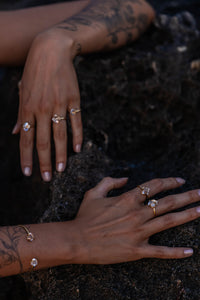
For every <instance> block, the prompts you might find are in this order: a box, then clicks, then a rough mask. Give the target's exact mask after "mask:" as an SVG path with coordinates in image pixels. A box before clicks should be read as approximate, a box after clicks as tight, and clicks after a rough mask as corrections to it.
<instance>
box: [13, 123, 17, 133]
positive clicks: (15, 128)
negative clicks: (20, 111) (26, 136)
mask: <svg viewBox="0 0 200 300" xmlns="http://www.w3.org/2000/svg"><path fill="white" fill-rule="evenodd" d="M17 128H18V125H17V124H16V125H15V127H14V128H13V130H12V134H16V132H17Z"/></svg>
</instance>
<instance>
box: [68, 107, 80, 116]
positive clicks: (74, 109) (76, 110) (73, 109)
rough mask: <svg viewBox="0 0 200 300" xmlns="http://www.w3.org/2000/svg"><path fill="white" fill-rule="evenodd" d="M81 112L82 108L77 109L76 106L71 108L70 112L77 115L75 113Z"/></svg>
mask: <svg viewBox="0 0 200 300" xmlns="http://www.w3.org/2000/svg"><path fill="white" fill-rule="evenodd" d="M79 112H81V109H76V108H72V109H70V114H71V115H72V116H75V114H77V113H79Z"/></svg>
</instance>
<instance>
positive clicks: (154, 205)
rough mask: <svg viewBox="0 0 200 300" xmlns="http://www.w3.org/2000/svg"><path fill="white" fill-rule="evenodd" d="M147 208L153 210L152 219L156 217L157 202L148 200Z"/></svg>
mask: <svg viewBox="0 0 200 300" xmlns="http://www.w3.org/2000/svg"><path fill="white" fill-rule="evenodd" d="M148 206H149V207H151V208H152V209H153V214H154V217H156V206H158V200H155V199H152V200H149V202H148Z"/></svg>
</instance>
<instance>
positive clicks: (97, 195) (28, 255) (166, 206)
mask: <svg viewBox="0 0 200 300" xmlns="http://www.w3.org/2000/svg"><path fill="white" fill-rule="evenodd" d="M126 182H127V178H120V179H113V178H104V179H103V180H102V181H101V182H100V183H99V184H98V185H97V186H96V187H95V188H93V189H91V190H89V191H88V192H87V193H86V194H85V197H84V199H83V202H82V204H81V207H80V209H79V212H78V214H77V216H76V218H75V219H74V220H73V221H68V222H60V223H44V224H37V225H27V226H26V227H27V229H28V231H29V232H31V233H32V234H33V235H34V237H35V239H34V240H33V241H32V242H29V241H27V239H26V237H27V232H26V231H25V230H24V228H21V227H19V226H11V227H0V276H9V275H14V274H18V273H22V272H26V271H31V270H32V268H33V267H32V266H31V264H30V263H31V261H32V260H33V259H37V261H36V260H33V262H37V264H36V266H35V269H36V270H38V269H42V268H47V267H52V266H58V265H63V264H113V263H121V262H127V261H134V260H138V259H141V258H145V257H157V258H168V259H169V258H184V257H188V256H191V255H192V254H193V250H192V249H191V248H188V247H180V248H179V247H172V248H171V247H164V246H162V247H161V246H154V245H150V244H149V243H148V240H149V237H150V236H151V235H153V234H156V233H158V232H160V231H163V230H166V229H168V228H171V227H174V226H178V225H181V224H183V223H186V222H189V221H192V220H194V219H196V218H198V217H199V216H200V207H193V208H190V209H187V210H184V211H179V212H171V210H172V209H173V210H176V209H178V208H181V207H183V206H187V205H188V204H190V203H195V202H197V201H199V200H200V190H194V191H189V192H186V193H183V194H177V195H171V196H167V197H164V198H161V199H159V200H158V205H157V206H156V208H155V210H154V209H152V208H151V207H149V206H148V205H144V201H145V200H146V196H145V194H143V193H142V192H141V188H138V187H136V188H135V189H133V190H131V191H129V192H127V193H124V194H122V195H120V196H118V197H108V198H107V197H106V196H107V193H108V192H109V191H110V190H112V189H116V188H120V187H122V186H123V185H125V184H126ZM183 183H184V180H182V179H181V178H166V179H154V180H151V181H148V182H146V183H144V184H142V187H146V188H148V196H149V198H151V197H154V196H155V194H157V193H160V192H162V191H166V190H169V189H174V188H177V187H179V186H181V185H182V184H183Z"/></svg>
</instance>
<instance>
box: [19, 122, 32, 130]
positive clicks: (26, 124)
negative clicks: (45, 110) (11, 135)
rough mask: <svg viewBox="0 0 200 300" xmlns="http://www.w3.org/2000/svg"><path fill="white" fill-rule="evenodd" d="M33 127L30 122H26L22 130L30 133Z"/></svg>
mask: <svg viewBox="0 0 200 300" xmlns="http://www.w3.org/2000/svg"><path fill="white" fill-rule="evenodd" d="M32 127H33V126H32V125H31V124H30V123H29V122H25V123H24V124H22V129H23V130H24V131H25V132H28V131H29V130H30V129H31V128H32Z"/></svg>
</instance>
